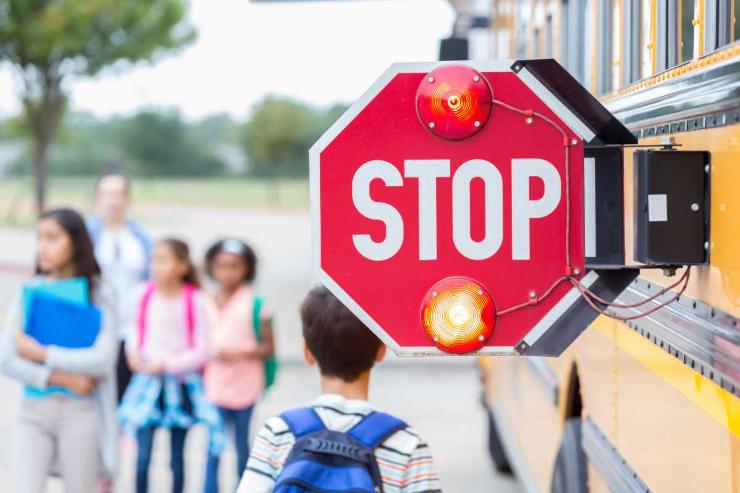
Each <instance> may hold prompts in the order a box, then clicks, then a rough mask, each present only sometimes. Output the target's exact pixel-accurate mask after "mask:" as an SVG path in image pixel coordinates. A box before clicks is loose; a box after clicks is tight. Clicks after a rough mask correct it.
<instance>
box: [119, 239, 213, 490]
mask: <svg viewBox="0 0 740 493" xmlns="http://www.w3.org/2000/svg"><path fill="white" fill-rule="evenodd" d="M150 271H151V276H152V281H151V282H149V283H147V284H146V285H144V287H143V289H142V291H141V293H140V294H139V296H138V299H139V306H138V313H137V317H136V320H137V323H136V326H135V327H134V328H133V330H131V331H130V333H129V335H128V337H127V340H126V356H127V359H128V362H129V365H130V367H131V369H132V370H133V371H134V376H133V378H132V380H131V383H130V384H129V386H128V388H127V389H126V393H125V394H124V396H123V400H122V403H121V407H120V409H119V418H120V420H121V423H122V425H123V426H124V428H125V429H128V430H131V431H133V432H135V434H136V441H137V445H138V447H137V449H138V450H137V458H136V491H137V493H145V492H146V491H147V490H148V471H149V463H150V461H151V453H152V445H153V441H154V432H155V430H156V429H157V428H165V429H168V430H169V432H170V444H171V462H170V466H171V469H172V474H173V483H172V484H173V488H172V490H173V492H175V493H180V492H182V490H183V486H184V483H185V463H184V448H185V438H186V435H187V432H188V430H189V429H190V428H191V427H192V426H193V425H195V424H196V423H205V424H206V425H208V426H209V427H210V429H211V433H210V437H211V443H210V448H211V450H212V451H213V452H214V453H219V452H220V451H221V450H222V449H223V445H224V431H223V425H222V423H221V419H220V417H219V414H218V410H217V409H216V407H215V406H214V405H213V404H211V403H210V402H209V401H208V400H207V399H206V397H205V392H204V390H203V380H202V378H201V375H200V372H201V370H202V368H203V366H204V364H205V362H206V360H207V358H208V343H207V341H208V327H207V325H208V324H207V320H208V307H207V300H206V298H205V296H204V294H203V293H202V292H201V291H200V289H199V282H198V278H197V273H196V270H195V266H194V265H193V262H192V260H191V258H190V251H189V249H188V246H187V244H186V243H184V242H183V241H181V240H178V239H174V238H168V239H165V240H162V241H160V242H158V243H157V244H156V246H155V247H154V251H153V255H152V260H151V266H150Z"/></svg>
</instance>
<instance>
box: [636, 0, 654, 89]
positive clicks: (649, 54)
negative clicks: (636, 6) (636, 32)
mask: <svg viewBox="0 0 740 493" xmlns="http://www.w3.org/2000/svg"><path fill="white" fill-rule="evenodd" d="M640 19H641V20H642V27H641V29H640V31H641V32H642V36H641V39H640V51H641V52H642V64H641V67H640V76H641V78H643V79H645V78H647V77H650V76H651V75H653V55H654V53H655V44H654V42H655V41H654V38H653V29H652V23H653V9H652V0H642V15H641V16H640Z"/></svg>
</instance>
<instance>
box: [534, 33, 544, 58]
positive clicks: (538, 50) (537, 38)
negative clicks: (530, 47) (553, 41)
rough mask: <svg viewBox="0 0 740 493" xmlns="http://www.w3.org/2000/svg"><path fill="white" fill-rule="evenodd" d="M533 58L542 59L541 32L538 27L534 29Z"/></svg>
mask: <svg viewBox="0 0 740 493" xmlns="http://www.w3.org/2000/svg"><path fill="white" fill-rule="evenodd" d="M534 58H542V32H541V30H540V28H539V27H535V28H534Z"/></svg>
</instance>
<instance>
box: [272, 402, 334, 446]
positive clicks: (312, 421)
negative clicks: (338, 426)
mask: <svg viewBox="0 0 740 493" xmlns="http://www.w3.org/2000/svg"><path fill="white" fill-rule="evenodd" d="M280 417H281V418H282V420H283V421H285V423H286V424H287V425H288V428H290V431H291V433H293V435H294V436H295V438H296V440H298V439H299V438H301V437H304V436H306V435H310V434H311V433H315V432H317V431H320V430H324V429H326V426H324V422H323V421H321V418H320V417H319V415H318V414H317V413H316V410H315V409H314V408H312V407H301V408H298V409H291V410H290V411H285V412H284V413H283V414H281V415H280Z"/></svg>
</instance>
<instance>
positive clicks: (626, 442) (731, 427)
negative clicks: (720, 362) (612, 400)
mask: <svg viewBox="0 0 740 493" xmlns="http://www.w3.org/2000/svg"><path fill="white" fill-rule="evenodd" d="M615 337H616V341H617V345H618V347H619V351H618V356H617V365H618V381H617V382H618V384H617V385H618V404H617V413H618V416H619V420H618V432H617V441H616V442H615V444H616V446H617V447H618V449H619V451H620V453H621V454H622V456H623V457H624V458H625V459H626V460H627V461H628V462H629V464H630V465H631V466H632V467H633V468H634V469H635V470H636V471H637V473H638V474H639V475H640V477H641V478H642V479H643V480H644V481H645V482H646V483H647V484H648V485H649V486H650V487H651V488H652V489H653V491H671V492H674V491H687V492H689V491H690V492H694V491H712V492H731V491H738V487H739V486H740V485H738V483H737V482H736V477H737V468H738V467H739V466H740V457H738V455H737V452H738V447H739V446H740V437H738V434H737V431H738V430H737V426H738V409H739V408H738V403H739V402H740V400H739V399H738V398H736V397H734V396H733V395H731V394H729V393H727V392H726V391H724V390H723V389H722V388H720V387H719V386H718V385H716V384H715V383H714V382H712V381H711V380H709V379H707V378H704V377H702V376H701V375H698V374H697V373H696V372H694V371H692V370H691V369H689V368H688V367H687V366H686V365H684V364H683V363H682V362H680V361H678V360H677V359H676V358H674V357H673V356H671V355H669V354H667V353H666V352H665V351H663V350H662V349H660V348H658V347H657V346H655V345H653V344H651V343H649V342H648V341H647V340H646V339H645V338H643V337H642V336H640V335H639V334H637V333H636V332H634V331H633V330H631V329H630V328H628V327H627V326H625V325H621V324H620V325H618V326H617V327H616V331H615Z"/></svg>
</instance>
